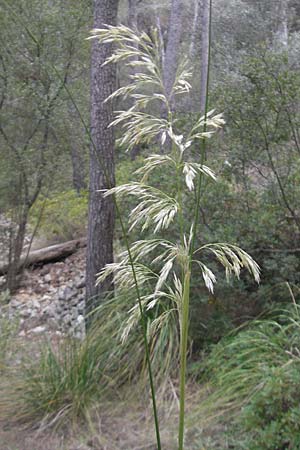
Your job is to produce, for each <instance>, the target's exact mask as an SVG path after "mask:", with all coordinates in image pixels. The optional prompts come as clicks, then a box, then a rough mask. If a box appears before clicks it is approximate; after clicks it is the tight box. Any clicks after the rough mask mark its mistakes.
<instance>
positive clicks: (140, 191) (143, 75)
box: [92, 26, 259, 450]
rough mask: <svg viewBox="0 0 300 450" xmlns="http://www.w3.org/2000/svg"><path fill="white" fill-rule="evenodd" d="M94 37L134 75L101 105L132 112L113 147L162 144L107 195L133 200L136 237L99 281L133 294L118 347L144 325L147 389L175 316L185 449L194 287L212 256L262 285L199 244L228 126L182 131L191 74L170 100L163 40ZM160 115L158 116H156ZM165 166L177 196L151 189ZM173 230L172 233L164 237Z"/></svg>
mask: <svg viewBox="0 0 300 450" xmlns="http://www.w3.org/2000/svg"><path fill="white" fill-rule="evenodd" d="M92 35H93V36H92V38H96V39H98V40H99V42H100V44H102V45H103V44H106V43H110V42H113V43H114V44H115V46H116V49H115V51H114V53H113V55H112V56H111V57H109V58H108V60H107V61H106V63H105V64H109V63H123V64H126V65H127V66H130V67H131V68H132V69H133V70H132V74H131V75H130V82H129V83H128V84H126V85H125V86H122V87H120V88H119V89H118V90H116V91H115V92H114V93H113V94H112V95H111V96H110V97H109V98H108V99H107V101H112V100H114V99H116V98H118V99H119V101H122V100H125V99H129V100H130V104H132V105H133V106H131V108H129V109H127V110H121V111H117V112H116V117H115V120H114V121H113V122H112V124H111V126H115V127H118V128H120V127H121V130H122V137H121V138H120V140H119V145H120V146H122V147H124V149H125V150H126V151H129V150H131V149H133V148H134V147H135V146H138V145H140V144H144V145H147V146H148V147H150V148H151V146H152V147H153V148H157V146H158V145H157V144H158V143H159V146H160V148H161V151H160V152H156V153H150V154H149V155H148V156H147V157H146V158H145V160H144V164H143V165H142V167H140V168H139V169H138V171H137V172H136V176H137V177H138V179H137V180H135V181H133V182H129V183H126V184H123V185H119V186H116V187H113V188H112V189H109V190H107V191H106V192H105V193H104V196H113V197H114V198H115V200H116V201H117V202H118V201H119V202H122V201H123V200H124V199H126V198H128V197H130V198H132V199H133V200H134V202H135V204H134V206H133V208H132V210H131V211H130V213H129V217H128V227H129V232H130V231H133V230H138V232H139V233H140V239H138V240H137V241H135V242H131V243H130V242H129V244H128V246H127V249H126V250H125V251H122V252H121V253H120V254H119V255H118V256H117V258H116V262H114V263H111V264H108V265H107V266H106V267H105V268H104V269H103V270H101V272H100V274H99V277H98V282H99V283H100V282H102V281H103V280H104V279H106V278H107V277H110V276H111V275H113V276H114V281H115V285H116V286H117V289H118V290H120V291H126V292H128V293H132V295H134V296H135V299H136V301H135V304H134V306H132V307H130V308H128V319H127V322H126V323H125V324H124V328H123V332H122V334H121V344H122V345H124V343H126V340H127V339H130V336H131V333H132V332H134V330H135V329H136V327H139V326H140V324H141V323H142V325H143V326H142V329H143V333H144V338H145V339H144V340H145V351H146V357H147V361H148V363H149V364H148V370H149V376H150V383H151V386H152V381H153V380H152V379H153V376H152V368H151V362H152V361H151V359H152V358H151V357H150V351H149V349H150V348H151V345H152V342H153V340H154V339H155V336H156V335H157V333H158V332H159V330H161V329H162V328H163V327H164V324H165V323H166V321H168V320H169V317H170V316H171V315H174V314H175V316H176V318H177V320H176V324H175V329H176V331H177V333H178V341H179V349H178V360H179V366H180V374H179V378H180V382H179V384H180V386H179V398H180V408H179V409H180V411H179V425H178V449H179V450H182V449H183V447H184V417H185V378H186V361H187V350H188V326H189V301H190V284H191V279H192V277H199V280H200V277H201V278H202V282H203V283H204V285H205V286H206V288H207V289H208V290H209V291H210V292H213V290H214V284H215V282H216V276H215V274H214V272H213V270H212V268H211V267H210V266H209V265H208V264H207V255H210V257H214V258H216V260H217V261H218V262H219V263H220V264H221V265H222V266H223V267H224V269H225V273H226V277H227V279H229V278H230V277H231V276H232V275H234V276H236V277H238V278H239V276H240V273H241V270H242V269H243V268H245V269H246V270H248V272H249V273H250V274H251V275H252V276H253V277H254V279H255V280H256V281H257V282H258V281H259V268H258V266H257V264H256V263H255V261H254V260H253V259H252V258H251V256H249V255H248V254H247V253H246V252H245V251H243V250H242V249H241V248H239V247H238V246H237V245H232V244H228V243H223V242H217V243H205V242H201V240H200V241H199V237H198V228H199V209H200V204H201V197H202V195H203V185H204V182H203V181H204V179H205V180H207V183H208V186H209V183H215V182H217V176H216V174H215V173H214V171H213V170H212V169H211V168H210V167H209V166H208V165H207V164H206V163H205V159H206V148H205V144H206V140H207V139H209V138H210V137H212V136H213V134H214V133H215V131H216V130H218V129H220V128H221V127H222V126H223V125H224V119H223V117H222V114H216V113H215V112H214V110H211V111H208V110H207V108H206V111H205V114H204V115H203V116H200V117H198V119H197V120H196V122H195V123H194V124H191V126H190V129H189V130H188V131H184V132H183V130H181V129H180V128H179V125H178V121H177V120H176V114H175V113H174V104H175V101H176V98H177V96H182V95H189V94H190V91H191V84H190V79H191V76H192V73H191V71H190V69H189V68H188V66H187V64H186V63H185V62H183V63H182V64H180V65H179V68H178V72H177V74H176V77H175V81H174V85H173V88H172V90H171V93H170V94H169V95H167V93H166V91H165V89H164V83H163V77H162V67H161V57H160V55H161V53H160V41H159V38H158V35H157V32H156V31H155V30H153V33H152V35H151V36H149V35H147V34H146V33H144V32H143V33H136V32H134V31H132V30H131V29H129V28H127V27H125V26H118V27H113V26H107V27H106V28H104V29H95V30H93V31H92ZM162 111H164V114H161V112H162ZM199 148H200V149H201V150H199ZM162 168H163V169H164V170H165V171H169V172H170V173H171V174H172V178H173V180H175V188H174V183H173V182H172V183H170V186H166V189H162V188H161V186H157V185H156V184H155V180H156V179H157V178H156V177H155V174H156V173H157V171H159V170H161V169H162ZM188 199H190V200H189V202H187V200H188ZM187 203H188V204H189V205H191V204H193V209H194V218H193V220H192V221H191V222H189V221H187V220H186V217H187V214H185V205H186V204H187ZM171 226H172V234H170V233H168V230H169V229H170V227H171ZM174 228H175V230H176V232H175V233H174ZM200 231H201V230H200ZM146 232H147V234H146ZM199 242H200V243H199ZM152 397H154V398H153V406H154V416H155V423H156V433H157V448H158V449H160V448H161V445H160V439H159V424H158V420H157V412H156V411H155V395H154V392H153V390H152Z"/></svg>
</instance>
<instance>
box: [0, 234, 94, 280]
mask: <svg viewBox="0 0 300 450" xmlns="http://www.w3.org/2000/svg"><path fill="white" fill-rule="evenodd" d="M85 245H86V240H85V239H76V240H74V241H68V242H64V243H63V244H56V245H51V246H49V247H44V248H40V249H38V250H33V251H31V252H29V253H28V254H23V255H22V256H21V255H20V257H19V259H18V261H17V263H16V262H15V264H14V276H15V278H16V275H17V273H18V272H20V271H21V270H22V269H24V268H25V267H29V266H32V265H35V264H48V263H51V262H57V261H61V260H62V259H65V258H67V257H68V256H70V255H72V254H73V253H75V252H76V251H77V250H78V249H79V248H83V247H85ZM10 270H11V265H10V264H7V263H4V264H0V276H2V275H5V274H6V273H9V271H10Z"/></svg>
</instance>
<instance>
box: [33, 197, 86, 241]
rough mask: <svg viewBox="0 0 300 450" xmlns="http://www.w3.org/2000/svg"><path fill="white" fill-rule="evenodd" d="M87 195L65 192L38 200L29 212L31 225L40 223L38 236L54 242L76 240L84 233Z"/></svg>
mask: <svg viewBox="0 0 300 450" xmlns="http://www.w3.org/2000/svg"><path fill="white" fill-rule="evenodd" d="M87 213H88V194H87V192H86V191H82V192H81V194H80V195H78V194H77V193H76V192H75V191H73V190H70V191H65V192H60V193H57V194H53V195H52V196H51V197H48V198H41V199H39V200H38V201H37V202H36V203H35V205H34V207H33V208H32V212H31V220H30V222H31V224H32V225H33V226H35V224H36V223H37V222H39V221H40V226H39V229H38V232H39V235H42V236H43V237H46V238H47V239H50V240H53V239H54V240H55V241H67V240H72V239H76V238H78V237H79V236H82V235H84V234H85V232H86V224H87Z"/></svg>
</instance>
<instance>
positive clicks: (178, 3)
mask: <svg viewBox="0 0 300 450" xmlns="http://www.w3.org/2000/svg"><path fill="white" fill-rule="evenodd" d="M182 16H183V3H182V0H172V5H171V13H170V19H169V27H168V42H167V46H166V51H165V58H164V71H163V78H164V86H165V91H166V94H167V97H170V96H171V91H172V87H173V85H174V81H175V77H176V72H177V67H178V56H179V47H180V40H181V29H182Z"/></svg>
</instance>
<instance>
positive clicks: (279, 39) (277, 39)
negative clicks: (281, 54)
mask: <svg viewBox="0 0 300 450" xmlns="http://www.w3.org/2000/svg"><path fill="white" fill-rule="evenodd" d="M287 9H288V5H287V0H279V2H278V5H277V8H276V29H275V34H274V40H273V47H274V49H275V50H279V51H281V50H285V49H287V46H288V37H289V35H288V15H287Z"/></svg>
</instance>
